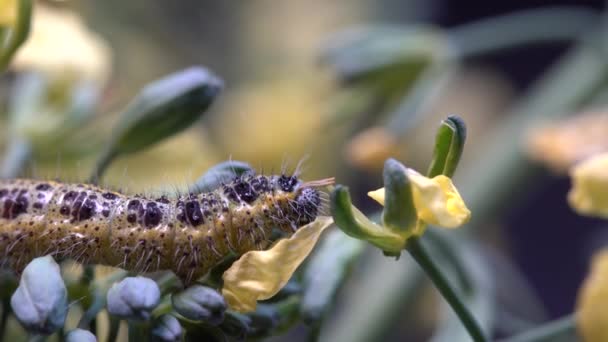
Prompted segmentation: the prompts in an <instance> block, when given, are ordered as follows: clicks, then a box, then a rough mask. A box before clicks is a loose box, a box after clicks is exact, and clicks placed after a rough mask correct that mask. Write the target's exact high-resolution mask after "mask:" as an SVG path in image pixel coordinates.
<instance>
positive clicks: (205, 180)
mask: <svg viewBox="0 0 608 342" xmlns="http://www.w3.org/2000/svg"><path fill="white" fill-rule="evenodd" d="M250 171H253V168H252V167H251V165H249V164H247V163H245V162H242V161H238V160H230V161H225V162H222V163H219V164H217V165H214V166H213V167H212V168H210V169H209V170H207V172H205V174H204V175H202V176H201V177H200V178H199V179H197V180H196V183H194V186H192V192H206V191H213V190H215V189H216V188H218V187H219V186H220V185H221V183H222V182H225V181H228V180H231V179H233V178H234V177H236V176H240V175H241V174H243V173H245V172H250Z"/></svg>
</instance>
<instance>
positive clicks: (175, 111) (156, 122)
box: [94, 67, 222, 177]
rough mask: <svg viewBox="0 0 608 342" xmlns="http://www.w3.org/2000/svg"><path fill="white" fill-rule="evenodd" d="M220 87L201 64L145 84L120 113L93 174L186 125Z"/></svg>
mask: <svg viewBox="0 0 608 342" xmlns="http://www.w3.org/2000/svg"><path fill="white" fill-rule="evenodd" d="M221 89H222V81H221V80H220V79H219V78H217V77H216V76H215V75H213V74H212V73H211V72H210V71H209V70H207V69H205V68H203V67H191V68H188V69H185V70H182V71H180V72H177V73H174V74H171V75H169V76H167V77H165V78H163V79H160V80H158V81H155V82H153V83H151V84H149V85H147V86H145V87H144V88H143V89H142V91H141V92H140V93H139V95H138V96H137V97H136V98H135V99H134V100H133V102H132V103H131V104H130V105H129V106H127V108H126V109H125V111H124V112H123V113H122V115H121V117H120V119H119V122H118V124H117V126H116V128H115V130H114V132H115V134H114V137H113V139H112V141H111V143H110V145H109V146H108V148H107V150H106V153H105V154H104V155H102V157H101V158H100V159H99V162H98V164H97V168H96V170H95V174H94V175H95V176H96V177H99V176H101V175H102V173H103V171H104V170H105V169H106V168H107V167H108V165H109V164H110V163H111V161H112V160H113V159H114V158H115V157H117V156H119V155H124V154H129V153H135V152H138V151H141V150H143V149H145V148H148V147H150V146H152V145H154V144H155V143H158V142H159V141H161V140H163V139H165V138H167V137H169V136H172V135H174V134H177V133H179V132H181V131H183V130H184V129H186V128H188V127H190V126H191V125H192V124H193V123H194V122H196V121H197V120H198V119H199V118H200V117H201V116H202V114H203V113H205V111H206V110H207V109H208V108H209V106H210V105H211V103H212V102H213V100H214V99H215V98H216V97H217V95H218V93H219V92H220V90H221Z"/></svg>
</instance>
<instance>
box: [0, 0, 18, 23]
mask: <svg viewBox="0 0 608 342" xmlns="http://www.w3.org/2000/svg"><path fill="white" fill-rule="evenodd" d="M16 20H17V0H0V26H4V27H10V26H13V25H14V24H15V21H16Z"/></svg>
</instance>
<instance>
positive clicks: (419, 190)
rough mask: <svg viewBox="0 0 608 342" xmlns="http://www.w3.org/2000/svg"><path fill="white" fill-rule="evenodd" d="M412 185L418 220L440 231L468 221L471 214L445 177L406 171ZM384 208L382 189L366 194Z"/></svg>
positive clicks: (450, 181)
mask: <svg viewBox="0 0 608 342" xmlns="http://www.w3.org/2000/svg"><path fill="white" fill-rule="evenodd" d="M406 172H407V176H408V178H409V180H410V182H411V184H412V195H413V197H414V206H415V207H416V213H417V215H418V218H419V219H420V220H422V221H424V222H425V223H427V224H432V225H435V226H439V227H444V228H456V227H459V226H461V225H463V224H465V223H466V222H468V221H469V219H470V218H471V211H470V210H469V209H468V208H467V206H466V204H465V203H464V200H463V199H462V197H460V194H459V193H458V190H456V187H455V186H454V184H453V183H452V180H451V179H450V178H449V177H446V176H444V175H439V176H436V177H433V178H428V177H425V176H423V175H421V174H420V173H418V172H416V171H414V170H412V169H407V171H406ZM367 194H368V196H370V197H371V198H373V199H374V200H375V201H377V202H378V203H380V204H382V205H384V188H382V189H378V190H375V191H370V192H368V193H367Z"/></svg>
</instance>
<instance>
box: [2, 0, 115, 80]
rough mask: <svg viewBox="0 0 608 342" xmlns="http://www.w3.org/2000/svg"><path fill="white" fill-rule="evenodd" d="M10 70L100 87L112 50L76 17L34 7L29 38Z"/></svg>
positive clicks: (72, 14) (65, 11) (67, 13)
mask: <svg viewBox="0 0 608 342" xmlns="http://www.w3.org/2000/svg"><path fill="white" fill-rule="evenodd" d="M0 1H2V0H0ZM12 68H13V69H14V70H17V71H38V72H41V73H43V74H45V75H47V76H48V77H50V78H51V79H54V80H57V79H60V80H66V79H67V80H90V81H96V82H98V83H99V84H103V83H105V82H106V81H107V79H108V77H109V75H110V70H111V50H110V48H109V47H108V45H107V43H106V42H105V41H104V40H103V39H102V38H101V37H100V36H99V35H97V34H95V33H93V32H91V31H89V29H88V28H87V27H86V26H85V24H84V23H83V21H82V19H81V18H80V17H79V16H78V14H76V13H74V12H72V11H69V10H65V9H57V8H51V7H48V6H44V5H43V4H36V6H34V13H33V21H32V28H31V33H30V36H29V38H28V40H27V41H26V42H25V44H24V45H23V46H22V47H21V48H20V49H19V51H18V52H17V53H16V55H15V57H14V58H13V61H12Z"/></svg>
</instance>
